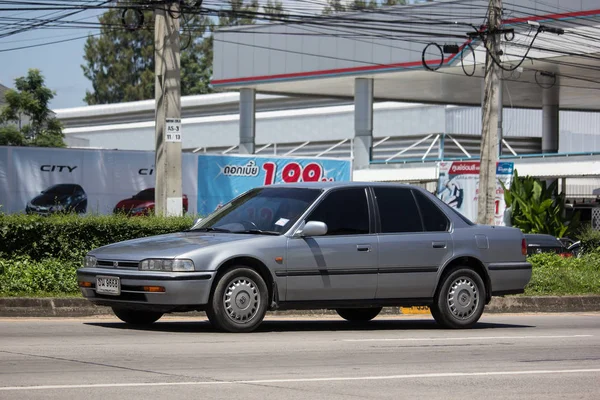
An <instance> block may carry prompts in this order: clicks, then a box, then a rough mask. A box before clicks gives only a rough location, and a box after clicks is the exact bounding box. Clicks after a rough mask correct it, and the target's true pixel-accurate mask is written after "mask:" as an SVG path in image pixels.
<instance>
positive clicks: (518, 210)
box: [500, 170, 579, 238]
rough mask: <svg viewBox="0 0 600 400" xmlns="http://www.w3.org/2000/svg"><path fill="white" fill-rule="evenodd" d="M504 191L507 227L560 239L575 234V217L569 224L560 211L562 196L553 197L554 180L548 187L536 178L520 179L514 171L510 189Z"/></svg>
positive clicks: (556, 187) (554, 194)
mask: <svg viewBox="0 0 600 400" xmlns="http://www.w3.org/2000/svg"><path fill="white" fill-rule="evenodd" d="M500 184H501V185H502V188H503V189H504V200H505V202H506V207H510V215H511V218H510V220H511V224H512V225H513V226H515V227H517V228H519V229H521V230H522V231H523V232H524V233H546V234H549V235H553V236H555V237H558V238H561V237H564V236H565V235H568V234H571V233H574V232H575V229H577V228H578V225H579V214H578V213H576V214H575V215H574V216H573V218H572V219H571V220H570V221H569V220H567V218H566V217H565V212H564V200H565V199H564V193H562V194H560V195H559V194H557V192H558V181H557V180H555V181H554V182H552V183H551V184H550V185H547V184H546V182H545V181H542V180H540V179H537V178H534V177H531V176H526V177H520V176H519V174H518V173H517V170H515V172H514V176H513V180H512V183H511V186H510V189H507V188H506V187H505V186H504V184H503V183H502V182H501V181H500Z"/></svg>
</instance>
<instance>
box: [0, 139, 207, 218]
mask: <svg viewBox="0 0 600 400" xmlns="http://www.w3.org/2000/svg"><path fill="white" fill-rule="evenodd" d="M196 162H197V156H196V155H193V154H184V155H183V159H182V164H183V165H182V167H183V177H182V178H183V193H184V194H185V195H186V196H187V197H188V199H187V201H185V200H184V205H185V204H186V203H187V207H188V210H187V211H188V212H189V213H193V214H195V213H196V204H197V199H196V193H197V182H198V179H197V175H196V174H197V171H198V168H197V166H196ZM154 171H155V167H154V152H153V151H120V150H119V151H117V150H87V149H53V148H35V147H0V212H5V213H19V212H25V211H27V212H31V213H37V214H49V213H52V212H55V211H63V210H71V211H75V212H78V213H81V214H83V213H96V214H110V213H112V212H113V211H114V209H115V207H116V206H117V204H126V205H127V207H128V210H127V211H129V210H133V209H135V208H136V207H137V208H138V209H142V208H144V207H146V208H147V207H149V206H150V204H151V207H154V193H153V191H152V190H153V188H154V186H155V179H156V175H155V172H154ZM142 191H144V193H143V194H144V195H143V196H140V195H139V194H140V192H142ZM42 192H43V193H42Z"/></svg>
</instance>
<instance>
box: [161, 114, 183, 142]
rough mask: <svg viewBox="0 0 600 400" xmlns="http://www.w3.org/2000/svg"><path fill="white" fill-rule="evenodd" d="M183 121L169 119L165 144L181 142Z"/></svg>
mask: <svg viewBox="0 0 600 400" xmlns="http://www.w3.org/2000/svg"><path fill="white" fill-rule="evenodd" d="M181 135H182V131H181V119H178V118H167V119H166V122H165V142H181Z"/></svg>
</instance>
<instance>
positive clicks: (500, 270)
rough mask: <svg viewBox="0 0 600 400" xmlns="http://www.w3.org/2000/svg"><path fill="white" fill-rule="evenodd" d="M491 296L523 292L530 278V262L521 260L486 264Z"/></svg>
mask: <svg viewBox="0 0 600 400" xmlns="http://www.w3.org/2000/svg"><path fill="white" fill-rule="evenodd" d="M488 271H489V274H490V281H491V283H492V296H500V295H505V294H517V293H523V291H524V290H525V286H527V284H528V283H529V281H530V280H531V264H530V263H528V262H526V261H523V262H509V263H491V264H489V265H488Z"/></svg>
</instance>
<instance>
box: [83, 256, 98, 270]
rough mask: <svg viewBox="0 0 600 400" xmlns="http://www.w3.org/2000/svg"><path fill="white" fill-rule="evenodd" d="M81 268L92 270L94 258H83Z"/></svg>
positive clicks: (94, 263)
mask: <svg viewBox="0 0 600 400" xmlns="http://www.w3.org/2000/svg"><path fill="white" fill-rule="evenodd" d="M83 266H84V267H87V268H93V267H95V266H96V257H94V256H85V257H84V258H83Z"/></svg>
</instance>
